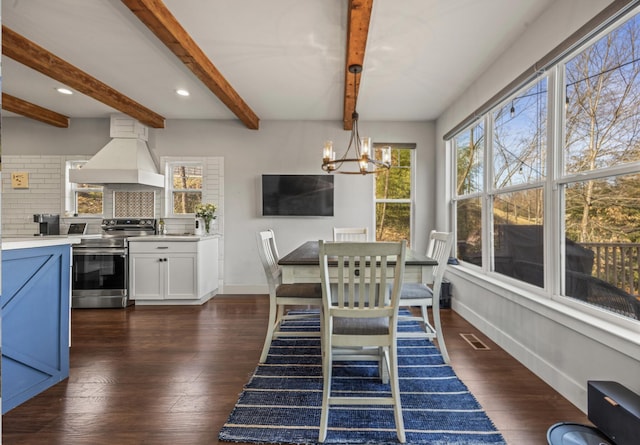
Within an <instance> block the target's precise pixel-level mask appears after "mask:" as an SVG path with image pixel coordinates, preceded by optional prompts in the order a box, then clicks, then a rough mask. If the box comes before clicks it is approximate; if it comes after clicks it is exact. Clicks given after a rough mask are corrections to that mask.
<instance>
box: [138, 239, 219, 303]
mask: <svg viewBox="0 0 640 445" xmlns="http://www.w3.org/2000/svg"><path fill="white" fill-rule="evenodd" d="M217 289H218V239H217V238H212V237H203V238H200V237H180V238H172V237H167V238H166V240H165V239H163V238H162V237H145V239H144V240H137V239H132V240H129V298H130V299H131V300H135V302H136V305H144V304H202V303H204V302H205V301H207V300H209V299H210V298H211V297H212V296H213V295H215V293H216V291H217Z"/></svg>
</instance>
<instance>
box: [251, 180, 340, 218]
mask: <svg viewBox="0 0 640 445" xmlns="http://www.w3.org/2000/svg"><path fill="white" fill-rule="evenodd" d="M262 215H264V216H333V176H330V175H262Z"/></svg>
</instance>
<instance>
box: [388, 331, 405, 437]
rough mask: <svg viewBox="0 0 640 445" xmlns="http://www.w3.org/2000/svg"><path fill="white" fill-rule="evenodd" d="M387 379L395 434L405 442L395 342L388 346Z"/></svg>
mask: <svg viewBox="0 0 640 445" xmlns="http://www.w3.org/2000/svg"><path fill="white" fill-rule="evenodd" d="M389 380H390V383H391V396H392V397H393V402H394V403H393V415H394V417H395V421H396V434H397V435H398V441H399V442H400V443H405V442H406V437H405V432H404V419H403V417H402V403H401V401H400V380H399V376H398V347H397V343H396V344H394V345H392V346H391V347H390V348H389Z"/></svg>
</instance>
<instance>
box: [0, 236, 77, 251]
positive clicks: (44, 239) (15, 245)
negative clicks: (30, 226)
mask: <svg viewBox="0 0 640 445" xmlns="http://www.w3.org/2000/svg"><path fill="white" fill-rule="evenodd" d="M79 243H80V236H67V235H49V236H33V237H31V238H27V237H22V238H3V239H2V250H13V249H29V248H32V247H47V246H60V245H62V244H79Z"/></svg>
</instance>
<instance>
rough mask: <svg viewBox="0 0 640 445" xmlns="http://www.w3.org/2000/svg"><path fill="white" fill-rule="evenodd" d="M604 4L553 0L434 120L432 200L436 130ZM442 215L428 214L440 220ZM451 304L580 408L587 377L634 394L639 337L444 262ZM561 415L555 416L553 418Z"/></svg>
mask: <svg viewBox="0 0 640 445" xmlns="http://www.w3.org/2000/svg"><path fill="white" fill-rule="evenodd" d="M609 3H610V1H603V0H559V1H556V2H555V3H554V4H553V6H552V7H551V8H550V9H549V10H547V11H546V12H545V13H544V14H543V15H542V16H541V17H540V18H539V19H538V20H537V21H536V22H534V23H532V24H531V26H530V27H529V29H528V30H527V32H526V33H525V34H523V35H522V36H521V38H519V39H518V40H516V41H515V42H514V43H513V45H512V47H511V48H510V49H509V50H508V51H506V52H505V53H504V54H503V55H502V56H501V57H500V58H499V59H498V60H496V61H495V63H493V64H492V66H491V68H490V69H489V70H488V71H487V72H486V73H485V74H484V75H483V76H480V77H479V78H478V79H477V80H476V81H475V82H474V84H473V85H471V86H470V87H469V88H468V90H467V91H465V92H464V94H462V95H461V96H460V97H459V99H458V100H457V101H456V102H455V103H454V104H452V105H451V106H450V107H449V108H448V109H447V110H446V111H445V112H444V113H443V114H442V115H441V116H440V118H439V119H438V121H437V123H436V153H437V154H438V156H437V157H438V159H437V163H438V165H439V166H441V167H442V168H440V169H438V172H439V173H440V174H439V176H438V178H437V186H436V188H437V193H436V197H437V199H438V202H437V205H438V207H439V208H445V206H446V203H447V200H446V199H447V196H446V192H445V191H446V185H447V181H448V176H447V175H446V172H447V171H448V170H447V169H446V168H444V166H445V165H447V164H449V163H450V162H451V159H447V156H446V146H445V143H444V142H443V140H442V137H443V135H444V134H445V133H446V132H448V131H449V130H451V129H452V128H453V127H454V126H455V125H457V124H458V123H459V122H460V121H462V120H463V119H464V118H465V117H466V116H467V115H469V114H470V113H471V112H472V111H473V110H474V109H476V108H477V107H479V106H480V105H482V103H484V102H485V101H486V100H488V99H490V98H491V97H492V96H493V95H494V94H496V93H497V92H498V91H500V90H501V89H502V88H503V87H505V86H506V85H507V84H508V83H509V82H510V81H512V80H513V79H514V78H516V77H517V76H518V75H520V73H522V72H524V71H525V69H527V68H528V67H530V66H531V65H533V63H535V62H536V61H537V60H538V59H540V58H541V57H542V56H544V55H545V54H546V53H548V52H549V51H550V50H551V49H553V48H554V47H555V46H557V45H558V44H559V43H560V42H561V41H562V40H564V39H565V38H566V37H568V36H569V35H571V34H572V33H573V32H574V31H576V30H577V29H578V28H580V27H581V26H582V25H583V24H584V23H586V22H587V21H588V20H590V19H591V18H592V17H593V16H595V15H596V14H597V13H598V12H600V11H601V10H602V9H604V8H605V7H606V6H607V5H608V4H609ZM448 220H449V214H448V212H439V213H438V214H437V215H436V225H445V226H446V225H447V224H448ZM447 277H448V278H449V279H450V280H451V281H452V283H453V294H454V298H453V308H454V309H455V310H456V311H457V312H459V313H460V314H461V315H462V316H463V317H465V318H466V319H468V320H469V321H471V322H472V323H473V324H474V325H476V326H478V327H479V328H480V329H481V330H482V331H483V332H485V333H486V334H487V335H489V336H490V337H491V338H492V340H494V341H496V342H497V343H498V344H499V345H500V346H501V347H503V348H504V349H505V350H507V351H509V352H510V353H511V354H512V355H513V356H515V357H516V358H518V359H519V360H520V361H522V362H523V363H524V364H525V365H526V366H527V367H528V368H529V369H531V370H532V371H533V372H535V373H536V374H537V375H539V376H540V377H542V378H543V379H544V380H545V381H546V382H547V383H548V384H550V385H551V386H552V387H554V388H555V389H556V390H557V391H559V392H560V393H561V394H563V395H564V396H565V397H567V398H568V399H569V400H571V401H572V402H573V403H574V404H575V405H576V406H578V407H579V408H581V409H582V410H584V411H586V407H587V405H586V404H587V396H586V389H587V380H590V379H593V380H614V381H618V382H620V383H621V384H623V385H625V386H627V387H628V388H630V389H631V390H633V391H635V392H637V393H640V379H638V376H640V335H639V334H638V332H637V331H636V332H632V331H629V330H623V329H617V328H615V327H614V326H612V325H610V324H607V323H603V322H601V321H599V320H596V319H592V317H589V316H587V315H586V314H584V313H580V312H577V311H574V310H571V309H569V308H567V307H566V306H564V305H560V304H558V303H555V302H553V301H550V300H548V299H544V300H543V299H540V298H537V299H536V297H534V296H531V295H527V294H526V292H524V291H523V290H522V289H517V288H512V287H508V286H504V285H501V284H499V283H496V282H491V280H489V279H486V277H483V276H482V275H479V274H473V273H470V272H467V271H465V270H464V269H463V268H462V267H450V269H449V272H448V274H447ZM559 420H562V419H559Z"/></svg>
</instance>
